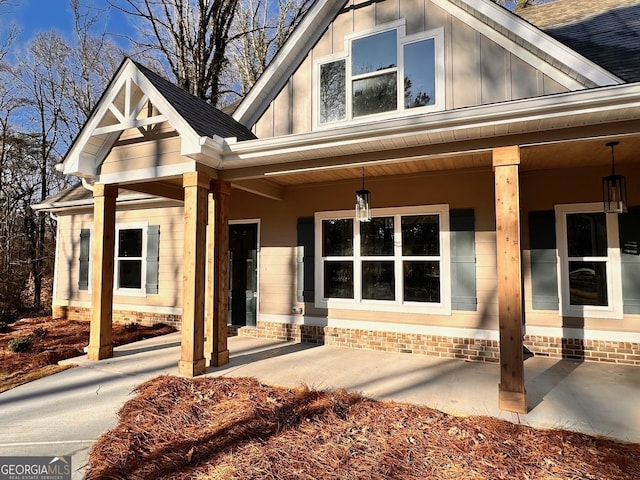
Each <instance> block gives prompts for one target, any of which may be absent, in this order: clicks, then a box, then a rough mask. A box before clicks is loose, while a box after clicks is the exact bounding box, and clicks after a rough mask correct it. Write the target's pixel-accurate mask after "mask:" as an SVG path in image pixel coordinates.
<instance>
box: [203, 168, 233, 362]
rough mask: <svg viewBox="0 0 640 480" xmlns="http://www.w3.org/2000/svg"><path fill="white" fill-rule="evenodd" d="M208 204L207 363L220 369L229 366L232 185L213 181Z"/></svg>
mask: <svg viewBox="0 0 640 480" xmlns="http://www.w3.org/2000/svg"><path fill="white" fill-rule="evenodd" d="M210 189H211V191H212V192H213V196H212V197H210V201H209V229H208V234H209V238H210V239H211V240H210V242H211V243H212V245H211V247H213V248H210V249H209V252H208V253H209V262H208V264H209V272H210V273H209V278H208V279H209V285H210V287H209V288H207V291H208V292H213V295H211V294H209V297H211V298H210V303H209V302H208V303H207V363H208V365H209V366H211V367H220V366H222V365H226V364H227V363H229V349H228V347H227V330H228V329H227V310H228V303H229V297H228V294H229V291H228V290H229V212H228V210H229V207H228V205H229V195H231V184H230V183H229V182H221V181H218V180H213V181H212V182H211V187H210Z"/></svg>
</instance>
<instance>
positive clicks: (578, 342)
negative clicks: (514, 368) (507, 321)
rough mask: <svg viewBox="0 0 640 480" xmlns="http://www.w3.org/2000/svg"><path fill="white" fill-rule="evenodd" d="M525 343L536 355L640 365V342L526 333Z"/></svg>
mask: <svg viewBox="0 0 640 480" xmlns="http://www.w3.org/2000/svg"><path fill="white" fill-rule="evenodd" d="M524 345H525V347H527V348H528V349H529V350H530V351H531V353H533V354H534V355H536V356H542V357H549V358H564V359H569V360H580V361H585V362H602V363H617V364H620V365H640V343H631V342H617V341H610V340H582V339H578V338H559V337H543V336H533V335H526V336H525V337H524Z"/></svg>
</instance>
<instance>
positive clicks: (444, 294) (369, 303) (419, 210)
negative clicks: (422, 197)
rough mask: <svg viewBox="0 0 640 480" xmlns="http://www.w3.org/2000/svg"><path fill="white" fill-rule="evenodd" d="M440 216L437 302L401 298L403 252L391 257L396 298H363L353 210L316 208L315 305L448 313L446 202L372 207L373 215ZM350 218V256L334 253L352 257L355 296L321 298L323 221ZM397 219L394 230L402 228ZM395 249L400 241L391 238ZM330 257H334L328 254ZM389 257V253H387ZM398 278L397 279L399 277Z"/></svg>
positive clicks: (449, 280)
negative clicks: (351, 235)
mask: <svg viewBox="0 0 640 480" xmlns="http://www.w3.org/2000/svg"><path fill="white" fill-rule="evenodd" d="M433 214H437V215H439V217H440V255H439V260H440V303H429V302H404V301H403V300H402V296H403V292H402V286H403V285H402V280H401V279H402V273H401V272H402V260H403V258H404V257H403V256H402V255H398V254H397V253H396V255H395V256H394V257H393V260H394V261H395V263H396V266H395V272H396V277H395V278H396V285H395V288H396V295H395V297H396V299H395V300H362V299H361V295H362V285H361V262H362V257H361V256H360V225H359V222H358V221H357V220H356V219H355V211H354V210H341V211H334V212H316V214H315V222H314V224H315V225H314V227H315V228H314V230H315V234H314V235H315V252H314V258H315V272H316V273H315V279H314V289H315V292H316V301H315V306H316V307H318V308H334V309H344V310H368V311H382V312H411V313H423V314H431V315H451V249H450V235H449V230H450V229H449V205H425V206H412V207H394V208H375V209H372V211H371V216H372V217H385V216H395V215H400V216H407V215H433ZM348 218H351V219H353V225H354V237H353V250H354V254H353V256H349V257H336V258H340V259H343V260H344V259H352V260H353V261H354V265H353V277H354V284H353V287H354V298H353V299H342V298H340V299H337V298H322V296H323V293H324V268H323V260H324V259H323V257H322V221H323V220H329V219H348ZM398 223H399V222H397V221H396V222H394V228H395V232H396V234H398V232H399V231H400V229H401V226H400V225H399V224H398ZM394 244H395V249H396V252H397V251H398V250H399V249H400V242H397V241H396V242H394ZM329 258H333V257H329ZM376 258H380V259H383V260H384V259H388V257H376ZM389 258H391V257H389ZM415 258H416V259H418V260H423V259H425V258H427V259H428V258H432V257H424V256H416V257H415ZM398 280H400V281H398Z"/></svg>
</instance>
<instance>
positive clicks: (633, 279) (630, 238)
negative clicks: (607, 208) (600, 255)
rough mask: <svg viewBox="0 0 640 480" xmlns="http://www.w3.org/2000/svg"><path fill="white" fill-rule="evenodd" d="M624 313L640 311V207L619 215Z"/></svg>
mask: <svg viewBox="0 0 640 480" xmlns="http://www.w3.org/2000/svg"><path fill="white" fill-rule="evenodd" d="M618 227H619V232H620V261H621V267H622V300H623V311H624V313H640V207H631V208H629V211H628V213H622V214H620V215H618Z"/></svg>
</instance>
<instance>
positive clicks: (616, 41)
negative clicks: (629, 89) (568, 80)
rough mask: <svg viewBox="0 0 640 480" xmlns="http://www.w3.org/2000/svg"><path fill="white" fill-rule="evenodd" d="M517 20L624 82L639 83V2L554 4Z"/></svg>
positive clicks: (562, 0) (557, 0) (564, 1)
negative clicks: (530, 24)
mask: <svg viewBox="0 0 640 480" xmlns="http://www.w3.org/2000/svg"><path fill="white" fill-rule="evenodd" d="M517 14H518V15H519V16H521V17H522V18H524V19H525V20H527V21H528V22H530V23H532V24H533V25H535V26H536V27H538V28H540V29H541V30H543V31H544V32H545V33H547V34H548V35H550V36H552V37H553V38H555V39H556V40H558V41H560V42H562V43H564V44H565V45H567V46H568V47H569V48H571V49H573V50H575V51H576V52H578V53H580V54H581V55H583V56H584V57H586V58H588V59H589V60H591V61H593V62H595V63H597V64H598V65H600V66H601V67H603V68H605V69H607V70H609V71H610V72H611V73H613V74H614V75H617V76H618V77H620V78H621V79H623V80H625V81H627V82H640V0H555V1H553V2H550V3H545V4H542V5H537V6H533V7H527V8H524V9H522V10H520V11H518V12H517Z"/></svg>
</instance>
